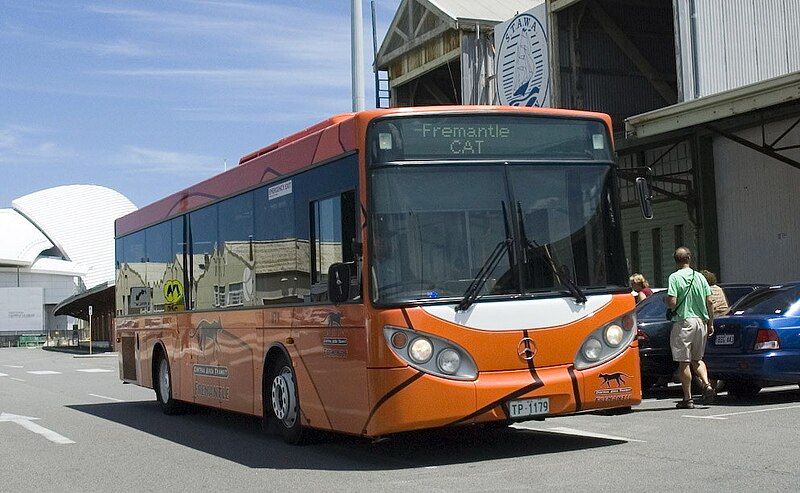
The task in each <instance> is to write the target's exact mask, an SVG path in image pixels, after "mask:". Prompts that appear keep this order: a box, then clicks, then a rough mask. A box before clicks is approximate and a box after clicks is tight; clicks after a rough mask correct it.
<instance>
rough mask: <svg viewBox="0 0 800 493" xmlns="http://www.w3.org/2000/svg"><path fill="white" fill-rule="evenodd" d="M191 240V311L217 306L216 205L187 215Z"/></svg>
mask: <svg viewBox="0 0 800 493" xmlns="http://www.w3.org/2000/svg"><path fill="white" fill-rule="evenodd" d="M189 234H190V238H191V247H192V256H191V269H190V271H191V283H192V308H194V309H201V310H202V309H210V308H214V307H215V306H218V298H217V296H216V295H215V290H216V289H218V288H219V284H218V282H219V280H218V277H217V276H218V273H219V260H220V259H219V256H218V251H217V245H218V238H217V206H216V205H212V206H209V207H204V208H202V209H200V210H198V211H195V212H192V213H191V214H190V215H189Z"/></svg>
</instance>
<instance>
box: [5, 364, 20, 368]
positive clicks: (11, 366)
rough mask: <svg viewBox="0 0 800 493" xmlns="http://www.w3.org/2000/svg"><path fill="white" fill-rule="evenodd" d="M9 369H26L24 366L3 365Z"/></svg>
mask: <svg viewBox="0 0 800 493" xmlns="http://www.w3.org/2000/svg"><path fill="white" fill-rule="evenodd" d="M3 366H5V367H7V368H24V367H23V366H22V365H3Z"/></svg>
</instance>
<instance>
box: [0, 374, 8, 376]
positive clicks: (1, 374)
mask: <svg viewBox="0 0 800 493" xmlns="http://www.w3.org/2000/svg"><path fill="white" fill-rule="evenodd" d="M7 376H8V375H7V374H5V373H0V377H7Z"/></svg>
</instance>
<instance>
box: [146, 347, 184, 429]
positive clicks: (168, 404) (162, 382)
mask: <svg viewBox="0 0 800 493" xmlns="http://www.w3.org/2000/svg"><path fill="white" fill-rule="evenodd" d="M156 354H157V356H156V358H155V362H154V364H153V368H154V371H153V387H154V389H155V391H156V400H157V401H158V404H159V405H160V406H161V411H162V412H163V413H164V414H166V415H169V416H171V415H174V414H180V412H181V411H182V406H181V403H180V402H178V401H176V400H175V399H174V398H173V397H172V372H171V370H170V367H169V359H168V358H167V356H166V355H165V354H164V352H163V350H159V351H157V352H156Z"/></svg>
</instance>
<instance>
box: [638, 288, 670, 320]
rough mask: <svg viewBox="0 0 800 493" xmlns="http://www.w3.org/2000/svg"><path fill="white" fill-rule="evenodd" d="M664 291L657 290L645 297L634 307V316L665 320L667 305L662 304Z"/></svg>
mask: <svg viewBox="0 0 800 493" xmlns="http://www.w3.org/2000/svg"><path fill="white" fill-rule="evenodd" d="M666 293H667V292H666V291H659V292H658V293H654V294H653V295H651V296H650V297H648V298H646V299H645V300H644V301H642V303H641V304H640V305H639V306H638V307H636V316H637V317H638V318H640V319H648V320H666V313H667V305H665V304H664V297H665V296H666Z"/></svg>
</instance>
